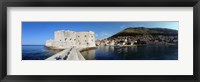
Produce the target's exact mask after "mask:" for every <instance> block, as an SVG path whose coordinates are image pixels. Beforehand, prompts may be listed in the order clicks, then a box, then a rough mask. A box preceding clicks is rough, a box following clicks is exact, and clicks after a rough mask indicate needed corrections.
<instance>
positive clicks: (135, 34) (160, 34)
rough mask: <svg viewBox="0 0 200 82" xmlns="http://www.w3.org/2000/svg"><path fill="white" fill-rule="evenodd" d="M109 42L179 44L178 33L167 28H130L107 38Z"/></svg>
mask: <svg viewBox="0 0 200 82" xmlns="http://www.w3.org/2000/svg"><path fill="white" fill-rule="evenodd" d="M107 39H108V40H113V39H114V40H115V41H122V40H124V39H126V40H128V42H133V41H143V42H145V43H149V44H151V43H178V31H177V30H172V29H167V28H145V27H130V28H126V29H124V30H122V31H121V32H119V33H116V34H114V35H113V36H111V37H109V38H107Z"/></svg>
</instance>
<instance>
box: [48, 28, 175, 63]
mask: <svg viewBox="0 0 200 82" xmlns="http://www.w3.org/2000/svg"><path fill="white" fill-rule="evenodd" d="M144 30H146V31H144ZM157 30H158V31H157ZM127 31H128V32H127ZM138 31H139V33H138ZM136 32H137V33H136ZM94 36H95V33H94V32H92V31H88V32H75V31H70V30H59V31H55V32H54V39H50V40H47V41H46V44H45V46H46V47H48V48H50V49H55V50H58V49H59V50H62V51H60V52H59V53H57V54H55V55H53V56H51V57H49V58H47V59H46V60H85V58H84V57H83V55H82V54H81V51H85V50H91V49H95V48H97V47H98V46H113V47H116V48H123V47H127V46H139V45H177V44H178V34H177V31H174V30H171V29H160V28H159V29H158V28H156V29H153V30H152V29H147V28H128V29H125V30H123V31H121V32H119V33H117V34H115V35H113V36H110V37H107V38H105V39H102V40H95V37H94Z"/></svg>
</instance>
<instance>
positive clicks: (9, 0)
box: [0, 0, 200, 82]
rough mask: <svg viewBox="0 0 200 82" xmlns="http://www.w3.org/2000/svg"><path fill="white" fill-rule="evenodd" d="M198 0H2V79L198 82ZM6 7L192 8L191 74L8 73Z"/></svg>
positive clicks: (12, 81) (27, 81)
mask: <svg viewBox="0 0 200 82" xmlns="http://www.w3.org/2000/svg"><path fill="white" fill-rule="evenodd" d="M199 1H200V0H1V1H0V25H1V26H0V35H1V36H0V80H1V81H2V82H35V81H40V82H94V81H95V82H100V81H105V82H199V81H200V80H199V79H200V78H199V70H200V69H199V68H200V63H199V59H200V58H199V57H200V56H198V55H199V50H198V49H199V41H200V40H199V39H200V38H199V37H200V36H199V34H200V26H199V25H200V20H199V19H200V16H199V15H200V2H199ZM7 7H193V20H194V22H193V32H194V33H193V38H194V40H193V41H194V42H193V45H194V47H193V49H194V50H193V55H194V58H193V60H194V62H193V64H194V74H193V75H82V76H81V75H7Z"/></svg>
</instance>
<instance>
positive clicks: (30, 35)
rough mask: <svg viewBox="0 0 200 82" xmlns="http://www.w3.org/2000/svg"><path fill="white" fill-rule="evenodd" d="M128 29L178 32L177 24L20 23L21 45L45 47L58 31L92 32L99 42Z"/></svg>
mask: <svg viewBox="0 0 200 82" xmlns="http://www.w3.org/2000/svg"><path fill="white" fill-rule="evenodd" d="M128 27H147V28H168V29H175V30H178V22H175V21H174V22H22V45H45V42H46V40H48V39H54V32H55V31H58V30H71V31H75V32H82V31H93V32H95V38H96V40H97V39H98V40H101V39H104V38H107V37H110V36H112V35H114V34H116V33H118V32H120V31H122V30H123V29H125V28H128Z"/></svg>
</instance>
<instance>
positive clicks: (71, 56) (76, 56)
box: [45, 47, 85, 60]
mask: <svg viewBox="0 0 200 82" xmlns="http://www.w3.org/2000/svg"><path fill="white" fill-rule="evenodd" d="M45 60H85V58H84V57H83V56H82V54H81V53H80V50H79V49H78V48H76V47H72V48H67V49H65V50H63V51H61V52H59V53H57V54H55V55H53V56H51V57H49V58H47V59H45Z"/></svg>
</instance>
